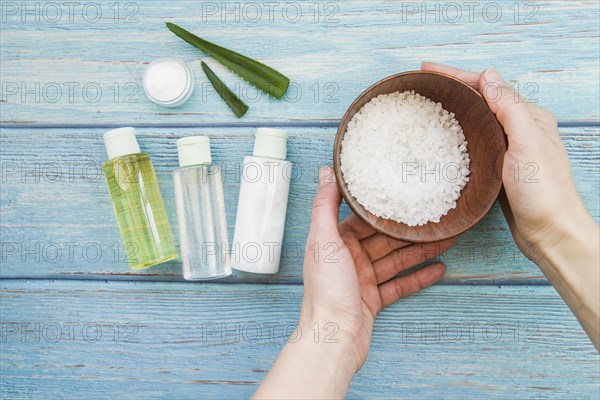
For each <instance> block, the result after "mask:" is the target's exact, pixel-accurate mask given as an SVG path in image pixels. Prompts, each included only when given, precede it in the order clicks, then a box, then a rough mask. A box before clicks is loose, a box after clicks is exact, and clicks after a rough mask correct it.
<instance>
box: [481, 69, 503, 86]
mask: <svg viewBox="0 0 600 400" xmlns="http://www.w3.org/2000/svg"><path fill="white" fill-rule="evenodd" d="M483 74H484V76H485V80H486V81H488V82H498V83H504V81H503V80H502V77H501V76H500V72H498V70H497V69H496V68H489V69H486V70H485V72H484V73H483Z"/></svg>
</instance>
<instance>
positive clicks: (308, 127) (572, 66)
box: [0, 1, 600, 398]
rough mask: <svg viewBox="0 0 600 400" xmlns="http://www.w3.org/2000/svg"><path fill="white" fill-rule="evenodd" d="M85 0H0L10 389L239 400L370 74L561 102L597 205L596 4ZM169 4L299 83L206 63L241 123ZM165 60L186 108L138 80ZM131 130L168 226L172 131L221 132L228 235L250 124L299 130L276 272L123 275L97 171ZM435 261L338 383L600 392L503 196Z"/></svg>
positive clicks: (3, 272) (294, 276)
mask: <svg viewBox="0 0 600 400" xmlns="http://www.w3.org/2000/svg"><path fill="white" fill-rule="evenodd" d="M515 3H517V5H516V6H515ZM36 4H37V5H36ZM54 4H57V5H58V7H61V17H60V18H58V17H57V14H56V13H55V11H56V8H55V6H54ZM80 4H81V5H80V6H75V7H76V8H75V9H74V10H73V11H72V12H71V11H70V10H69V9H67V8H66V7H65V6H64V5H62V3H61V2H44V1H41V2H40V1H25V2H7V1H3V2H2V3H0V11H1V15H0V21H1V27H0V48H1V54H0V62H1V66H0V67H1V68H0V81H1V82H0V124H1V127H0V143H1V146H0V164H1V172H2V175H1V181H0V212H1V218H0V241H1V245H2V248H1V251H2V253H1V254H0V278H1V281H0V295H1V297H0V322H1V331H0V333H2V338H1V340H0V346H1V347H0V356H1V357H0V376H1V379H0V397H2V398H64V397H70V398H83V397H86V398H97V397H109V396H110V397H118V398H243V397H248V396H249V395H250V394H251V393H252V392H253V391H254V390H255V387H256V385H257V384H258V383H259V382H260V380H261V379H262V377H263V376H264V374H265V372H266V371H267V370H268V369H269V366H270V364H271V363H272V361H273V360H274V358H275V356H276V355H277V352H278V350H279V349H280V348H281V346H282V344H283V337H284V336H285V335H284V334H283V333H282V332H281V331H279V333H277V334H275V337H274V339H273V340H271V339H270V338H269V337H266V336H264V335H266V330H265V331H264V332H263V333H262V334H263V336H261V339H259V340H254V339H252V335H253V334H255V333H256V329H255V328H256V324H259V325H265V324H267V325H269V324H270V325H271V326H274V324H279V326H281V325H285V326H287V327H289V326H290V324H293V323H294V321H295V319H296V317H297V313H298V310H299V304H300V298H301V293H302V287H301V285H300V284H301V282H302V248H303V246H304V241H305V238H306V233H307V230H308V226H309V218H310V203H311V201H312V197H313V195H314V192H315V189H316V171H317V170H318V168H319V167H320V166H321V165H325V164H330V163H331V151H332V143H333V138H334V135H335V129H336V124H337V121H339V119H340V118H341V116H342V115H343V113H344V111H345V110H346V107H347V106H348V105H349V104H350V103H351V102H352V101H353V100H354V98H355V97H356V96H357V95H358V94H359V93H360V92H361V91H362V90H364V89H365V88H366V87H367V86H369V85H370V84H371V83H373V82H375V81H376V80H378V79H380V78H383V77H385V76H387V75H390V74H393V73H396V72H399V71H404V70H411V69H416V68H418V66H419V63H420V61H422V60H432V61H439V62H446V63H450V64H453V65H456V66H459V67H464V68H467V69H473V70H481V69H483V68H486V67H488V66H496V67H498V68H499V69H500V70H501V71H502V72H504V73H505V75H506V77H507V79H508V80H510V81H511V82H512V83H513V84H514V85H515V86H518V87H519V89H521V91H522V92H523V93H524V94H525V95H527V96H528V97H529V99H530V100H534V101H536V100H537V101H539V103H540V104H542V105H545V106H547V107H549V108H550V109H552V110H553V111H554V112H555V113H556V115H557V117H558V118H559V122H560V125H561V135H562V138H563V141H564V143H565V145H566V146H567V149H568V150H569V156H570V159H571V163H572V166H573V170H574V176H575V180H576V182H577V185H578V189H579V191H580V193H581V195H582V197H583V199H584V201H585V203H586V205H587V207H588V209H589V210H590V212H591V213H592V215H593V216H594V217H595V218H596V219H597V220H598V219H599V218H600V208H599V207H600V206H599V204H598V193H599V191H600V166H599V164H600V129H599V128H598V125H599V121H598V118H599V116H600V115H599V114H600V113H599V108H600V100H599V96H598V89H597V88H598V85H599V78H598V76H599V75H600V62H599V59H598V54H599V52H600V40H599V33H598V18H599V17H600V13H599V10H598V2H597V1H547V2H526V1H519V2H515V1H497V2H490V1H482V2H479V4H478V5H477V6H476V9H475V10H474V14H473V15H472V17H471V16H470V14H469V12H468V9H467V6H466V2H465V3H461V2H448V1H443V2H439V3H437V2H428V3H427V5H426V7H428V9H432V8H433V9H435V7H436V4H438V7H440V9H444V7H452V4H457V5H458V7H459V8H461V11H462V16H461V19H460V20H456V21H454V20H453V19H454V18H455V17H456V14H453V13H452V10H451V9H449V8H446V10H447V11H445V12H444V11H441V12H438V13H437V15H436V13H429V14H423V13H416V14H412V12H413V11H414V9H413V8H412V7H414V6H415V5H416V6H418V7H421V2H402V1H343V2H320V3H317V2H309V1H304V2H299V3H295V2H283V3H279V5H278V6H276V8H275V9H274V10H273V12H274V13H273V15H272V17H270V16H269V12H270V11H269V10H268V6H267V5H266V3H254V2H246V3H244V2H236V1H218V2H200V1H179V2H161V1H136V2H113V1H110V2H109V1H106V2H98V3H93V4H92V3H80ZM253 4H254V5H255V6H253ZM86 6H87V8H85V11H84V7H86ZM23 7H29V8H28V9H29V10H30V11H29V12H25V13H23V10H24V8H23ZM36 7H38V8H36ZM53 7H54V8H53ZM236 7H239V8H236ZM252 7H258V10H260V11H261V13H262V15H261V17H260V18H259V19H257V16H256V14H255V10H256V8H252ZM225 8H226V9H227V10H229V11H231V10H233V12H229V13H228V12H225ZM484 9H486V10H487V11H486V12H485V14H484V13H483V10H484ZM497 9H501V10H502V16H501V17H500V18H498V21H496V22H494V21H493V20H494V19H495V17H494V10H497ZM517 9H518V10H519V13H518V15H517V14H515V11H516V10H517ZM31 10H33V11H31ZM36 10H37V11H36ZM117 10H118V16H117V15H116V14H115V12H117ZM284 10H285V11H284ZM297 10H301V12H302V16H301V17H300V18H299V19H298V15H297ZM98 11H100V13H101V14H102V16H101V17H99V15H98ZM57 18H58V19H57ZM422 18H425V21H424V22H423V21H422ZM436 18H437V20H436ZM223 19H225V21H223ZM296 19H297V20H296ZM471 19H472V20H471ZM165 21H172V22H175V23H178V24H180V25H182V26H184V27H186V28H188V29H190V30H192V31H194V32H196V33H198V34H200V35H202V36H204V37H205V38H207V39H209V40H213V41H215V42H217V43H219V44H223V45H225V46H228V47H230V48H233V49H236V50H240V51H242V52H244V53H245V54H248V55H250V56H253V57H255V58H257V59H259V60H261V61H263V62H266V63H268V64H269V65H272V66H273V67H276V68H277V69H279V70H281V71H282V72H284V73H286V74H287V75H288V76H289V77H290V78H291V80H292V82H293V84H292V88H291V89H290V92H289V93H288V95H287V96H286V98H284V99H282V100H280V101H273V100H270V99H268V98H266V97H265V96H264V95H262V96H261V95H259V94H257V92H256V91H255V90H254V89H252V88H251V87H249V86H248V85H247V84H245V83H244V82H242V81H240V80H239V79H238V78H236V77H235V76H232V74H230V73H228V71H226V70H224V69H223V68H222V67H220V66H218V65H215V64H214V63H212V64H211V66H214V67H215V70H216V72H217V73H218V74H219V75H220V76H222V77H223V78H224V80H225V81H226V82H227V83H229V84H231V85H232V86H233V87H234V88H235V90H236V91H237V92H238V94H239V95H240V96H241V97H242V98H243V99H244V100H245V101H246V102H248V103H249V105H250V107H251V108H250V111H249V112H248V114H247V116H246V117H244V118H243V119H241V120H237V119H236V118H235V117H234V116H233V115H232V114H231V113H230V112H229V111H228V109H227V108H226V106H225V105H224V104H223V103H222V102H221V101H220V100H219V99H218V98H217V96H216V95H215V94H214V93H212V92H211V90H210V88H209V87H208V86H207V81H206V79H205V77H204V76H203V75H202V73H201V72H200V68H199V60H200V59H202V58H203V57H204V55H203V54H202V53H200V52H199V51H197V50H195V49H194V48H192V47H191V46H189V45H187V44H186V43H183V42H182V41H181V40H179V39H177V38H176V37H175V36H174V35H172V34H171V33H170V32H168V31H167V30H166V28H165V27H164V25H163V23H164V22H165ZM453 21H454V22H453ZM161 56H176V57H181V58H182V59H184V60H185V61H186V62H187V63H188V65H189V66H190V67H191V68H192V70H193V71H194V74H195V77H196V90H195V93H194V96H193V98H192V99H191V101H190V102H189V103H188V104H186V105H185V106H183V107H181V108H176V109H162V108H159V107H158V106H155V105H154V104H152V103H150V102H149V101H148V100H147V99H146V98H145V96H144V94H143V91H142V89H141V85H140V84H141V79H140V77H141V71H142V70H143V68H144V66H145V65H146V64H147V63H148V62H149V61H151V60H152V59H154V58H157V57H161ZM210 61H211V60H209V62H210ZM70 88H72V89H70ZM98 88H99V89H100V90H101V94H100V92H98V91H97V89H98ZM69 90H72V92H70V91H69ZM122 125H135V126H140V127H145V128H142V129H140V135H139V140H140V144H141V147H142V149H143V150H145V151H147V152H149V153H150V154H151V155H152V159H153V161H154V164H155V166H156V169H157V174H158V177H159V181H160V184H161V190H162V192H163V196H164V197H165V200H166V204H167V209H168V212H169V217H170V219H171V222H172V223H173V225H174V224H175V215H174V208H173V202H172V199H173V189H172V180H171V172H172V170H173V169H174V168H175V167H176V165H177V157H176V150H175V144H174V142H175V139H176V138H178V137H181V136H188V135H193V134H209V135H210V136H211V138H212V143H213V155H214V158H215V160H216V161H217V162H219V163H221V164H222V165H223V166H224V172H225V175H224V177H225V182H224V187H225V197H226V206H227V212H228V224H229V228H230V234H231V230H232V228H233V223H234V215H235V205H236V202H237V196H238V182H239V172H238V171H239V163H240V162H241V160H242V158H243V156H244V155H245V154H248V153H249V152H250V151H251V146H252V136H251V135H252V133H253V130H254V127H255V126H261V125H269V126H280V127H283V128H285V129H287V130H289V131H290V133H291V140H290V159H291V160H292V161H293V162H294V164H295V168H296V171H297V175H295V176H294V179H293V182H292V187H291V193H290V203H289V211H288V217H287V226H286V236H285V242H284V249H286V251H285V252H284V260H283V264H282V269H281V272H280V273H279V274H276V275H274V276H269V277H261V276H252V275H249V274H235V275H234V276H233V277H231V278H228V279H226V280H225V281H223V282H210V283H201V284H195V283H187V282H183V281H182V280H181V277H180V264H179V262H172V263H168V264H166V265H163V266H160V267H156V268H152V269H148V270H145V271H142V272H140V271H136V272H133V271H129V270H128V268H127V265H126V263H125V262H124V253H123V252H122V250H120V241H119V236H118V230H117V228H116V221H115V218H114V216H113V214H112V210H111V205H110V203H109V201H108V196H107V193H106V188H105V184H104V181H103V178H102V176H101V174H100V171H99V165H100V164H101V163H102V162H103V161H104V160H105V154H104V149H103V146H102V141H101V135H102V133H103V132H104V131H105V130H106V128H107V127H109V126H122ZM347 214H348V209H347V207H343V211H342V216H344V215H347ZM98 250H100V251H101V254H100V257H99V258H98V256H99V253H98V252H97V251H98ZM96 258H98V259H96ZM442 258H443V259H444V261H446V262H447V264H448V272H447V275H446V277H445V278H444V280H443V281H442V283H441V284H440V285H438V286H436V287H434V288H431V289H429V290H427V291H424V292H423V293H420V294H418V295H417V296H415V297H412V298H410V299H405V300H403V301H402V302H400V303H399V304H396V305H394V306H393V307H392V308H390V309H389V310H387V311H385V312H384V313H382V315H381V316H380V318H379V319H378V321H377V325H376V329H375V333H374V337H373V345H372V349H371V353H370V356H369V360H368V362H367V364H366V365H365V367H364V368H363V370H362V371H361V372H360V373H359V375H358V376H357V377H356V379H355V380H354V382H353V385H352V387H351V390H350V393H349V397H351V398H367V397H368V398H397V397H403V398H404V397H414V398H465V397H467V398H487V397H492V398H507V397H527V398H597V393H598V390H599V389H600V387H599V378H600V377H599V372H598V371H599V370H598V368H599V358H598V353H597V352H596V351H595V350H594V348H593V346H592V344H591V343H590V342H589V340H588V339H587V338H586V336H585V334H584V333H583V331H582V330H581V328H580V327H579V326H578V324H577V322H576V320H575V319H574V318H573V316H572V315H571V314H570V312H569V311H568V309H567V307H566V306H565V305H564V304H563V303H562V302H561V300H560V298H559V297H558V296H557V295H556V293H555V291H554V289H553V288H552V287H551V286H549V285H548V284H547V281H546V280H545V278H544V277H543V275H542V274H541V273H540V271H539V270H538V269H537V267H536V266H535V265H533V264H532V263H530V262H529V261H527V260H526V259H525V258H524V257H523V256H522V255H520V253H518V251H517V249H516V247H515V246H514V244H513V242H512V239H511V237H510V232H509V231H508V230H507V227H506V223H505V222H504V220H503V218H502V215H501V212H500V211H499V209H498V208H497V207H496V208H494V209H493V210H492V212H491V213H490V214H489V215H488V216H487V217H486V218H485V219H484V220H483V221H482V222H481V223H480V224H479V225H478V226H477V227H475V228H474V229H473V230H472V231H470V232H468V233H466V234H465V235H463V236H462V237H461V238H460V240H459V245H458V247H457V248H456V249H454V250H452V251H451V252H450V253H449V254H447V255H444V256H443V257H442ZM149 281H153V282H149ZM215 323H223V324H225V328H226V330H227V332H226V337H225V340H221V339H220V338H218V337H217V336H218V334H214V331H213V330H211V331H210V332H212V333H213V334H211V335H209V337H206V338H203V337H202V332H203V331H202V329H203V326H204V327H205V329H208V328H206V327H207V326H208V325H210V324H213V325H211V326H213V327H214V324H215ZM236 324H239V325H236ZM58 327H60V331H57V329H58ZM58 332H60V336H58V337H57V334H58ZM458 332H460V336H457V335H458ZM236 333H237V334H240V335H241V336H240V340H239V343H230V342H231V340H232V336H233V340H235V339H236ZM98 334H100V337H98V336H97V335H98ZM244 335H246V336H244ZM203 339H206V340H204V341H203Z"/></svg>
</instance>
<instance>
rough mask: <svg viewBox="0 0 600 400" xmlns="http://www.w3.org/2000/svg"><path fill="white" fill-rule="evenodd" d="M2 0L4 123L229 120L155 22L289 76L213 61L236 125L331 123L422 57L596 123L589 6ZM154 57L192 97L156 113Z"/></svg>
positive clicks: (185, 54) (182, 49)
mask: <svg viewBox="0 0 600 400" xmlns="http://www.w3.org/2000/svg"><path fill="white" fill-rule="evenodd" d="M9 3H10V4H5V5H4V6H3V15H2V19H3V20H2V35H0V45H1V46H2V55H1V61H2V79H1V80H2V95H1V97H2V98H1V99H0V100H1V101H2V103H1V105H2V116H1V120H0V121H1V122H2V123H5V124H46V125H48V124H76V125H82V124H84V125H114V124H117V125H123V124H142V123H154V124H165V125H173V124H178V123H182V124H198V123H215V124H220V123H239V122H240V120H237V119H236V118H235V116H233V114H232V113H231V112H230V111H229V110H228V109H227V107H226V106H225V105H224V104H223V102H222V101H221V100H220V99H219V98H218V96H217V95H216V94H215V93H214V91H212V89H211V88H210V86H208V81H207V79H206V77H205V76H204V75H203V74H202V72H201V71H200V66H199V60H200V59H201V58H203V57H204V55H203V54H202V53H201V52H199V51H197V50H195V49H194V48H193V47H191V46H189V45H188V44H186V43H184V42H183V41H181V40H179V39H178V38H176V37H175V36H174V35H173V34H171V33H170V32H169V31H168V30H167V29H166V28H165V26H164V22H165V21H172V22H176V23H178V24H181V25H182V26H184V27H186V28H188V29H190V30H192V31H194V32H196V33H198V34H199V35H203V36H204V37H206V38H207V39H209V40H213V41H215V42H216V43H219V44H222V45H224V46H226V47H230V48H232V49H236V50H239V51H242V52H243V53H245V54H247V55H249V56H252V57H255V58H257V59H259V60H261V61H264V62H265V63H268V64H269V65H271V66H273V67H275V68H277V69H278V70H280V71H282V72H283V73H285V74H287V75H289V77H290V78H291V80H292V88H291V89H290V91H289V93H288V95H287V96H286V97H285V98H284V99H282V100H280V101H273V100H271V99H268V98H267V96H266V95H261V94H260V93H258V92H257V91H256V90H255V89H254V88H252V87H251V86H248V84H246V83H244V82H243V81H240V80H239V79H237V78H236V77H234V76H233V75H232V74H230V73H228V72H227V71H225V70H224V69H223V68H219V66H218V65H217V66H215V68H216V72H217V73H218V74H219V75H221V76H223V78H224V80H225V81H226V82H227V83H229V84H230V86H232V87H233V88H234V89H235V91H236V92H237V93H238V94H239V95H240V97H241V98H242V99H244V100H245V101H246V102H247V103H249V104H250V106H251V108H250V111H249V112H248V114H247V115H246V117H244V119H242V120H241V122H244V123H263V122H264V121H269V122H271V123H280V124H285V123H290V122H298V121H325V122H327V121H338V120H339V119H340V118H341V117H342V115H343V113H344V112H345V110H346V109H347V107H348V105H349V104H350V103H351V102H352V101H353V100H354V99H355V98H356V97H357V95H358V94H359V93H360V92H362V91H363V90H364V89H366V88H367V87H368V86H369V85H371V84H372V83H374V82H375V81H377V80H379V79H381V78H383V77H385V76H388V75H392V74H394V73H397V72H400V71H407V70H414V69H418V68H419V64H420V62H421V61H422V60H433V61H438V62H444V63H449V64H453V65H456V66H459V67H462V68H467V69H473V70H482V69H484V68H486V67H489V66H496V67H498V68H499V69H500V70H501V71H502V72H504V73H505V76H506V77H507V79H509V80H513V83H515V84H518V87H519V88H520V89H521V90H522V91H523V92H524V94H525V95H527V96H528V97H529V98H530V99H531V100H537V101H539V102H540V103H542V104H544V105H546V106H547V107H549V108H550V109H552V110H554V111H555V112H556V113H557V115H558V118H559V119H560V120H562V121H581V120H585V121H597V119H598V118H599V112H598V110H599V108H600V104H599V99H598V96H597V92H596V91H595V90H591V88H595V87H597V86H598V84H599V78H598V76H599V74H600V66H599V64H598V57H597V55H598V52H599V51H600V41H599V40H598V30H597V22H598V16H599V11H598V7H597V1H595V0H590V1H566V0H565V1H547V2H525V1H519V2H518V3H517V6H515V3H516V2H515V1H502V2H493V1H482V2H477V6H475V7H474V8H473V9H472V10H471V9H470V7H472V6H469V5H467V4H468V2H447V1H443V2H436V3H431V4H428V5H425V6H422V5H421V4H424V3H421V2H402V1H395V2H394V1H376V2H374V1H364V0H363V1H344V2H300V3H299V2H280V3H277V4H278V5H277V6H273V4H274V3H269V2H265V3H262V2H258V3H257V2H252V3H251V5H250V6H249V5H248V4H245V3H243V2H242V3H240V2H238V1H235V0H227V1H218V2H200V1H178V2H169V3H168V8H167V7H165V5H164V4H165V3H164V2H159V1H136V2H127V3H122V2H119V3H116V4H115V3H109V2H100V3H93V5H92V6H90V5H89V3H81V4H80V3H76V4H80V5H78V6H73V9H72V10H71V9H70V8H69V6H68V5H63V3H60V2H39V1H33V0H29V1H26V2H9ZM268 4H271V5H270V6H269V5H268ZM436 6H437V7H439V8H438V11H437V12H436V11H435V7H436ZM57 7H58V10H57ZM414 7H418V8H419V9H418V11H417V12H416V13H415V12H414V11H413V8H414ZM421 7H423V8H421ZM424 7H427V10H429V12H424V11H426V10H425V8H424ZM27 9H29V10H30V11H29V12H27V11H26V10H27ZM117 9H118V11H119V14H118V18H115V17H116V14H115V13H116V12H117ZM517 9H518V10H519V11H518V14H517V13H516V11H517ZM36 10H37V11H36ZM432 10H433V12H431V11H432ZM498 10H499V11H500V13H501V14H498V15H499V17H498V21H496V15H497V14H496V13H497V11H498ZM58 12H60V13H61V14H60V15H58ZM298 12H299V13H300V17H299V18H298V17H297V16H298V15H299V14H298ZM459 13H460V14H459ZM99 15H100V16H101V17H99ZM128 16H130V17H131V18H127V17H128ZM423 19H424V22H423ZM162 56H177V57H180V58H182V59H184V60H185V61H186V62H187V63H188V64H189V65H190V67H191V68H192V69H193V72H194V75H195V78H196V91H195V93H194V95H193V97H192V99H191V100H190V102H189V103H188V104H187V105H185V106H183V107H181V108H176V109H164V108H160V107H159V106H156V105H154V104H152V103H151V102H150V101H149V100H148V99H147V98H146V96H145V95H144V92H143V90H142V87H141V76H142V71H143V69H144V67H145V66H146V64H147V63H148V62H149V61H151V60H152V59H155V58H158V57H162Z"/></svg>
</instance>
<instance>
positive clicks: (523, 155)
mask: <svg viewBox="0 0 600 400" xmlns="http://www.w3.org/2000/svg"><path fill="white" fill-rule="evenodd" d="M421 69H422V70H424V71H434V72H441V73H444V74H447V75H451V76H454V77H456V78H458V79H460V80H462V81H464V82H466V83H468V84H469V85H471V86H472V87H473V88H475V89H476V90H478V91H479V92H480V93H481V95H482V96H483V97H484V99H485V100H486V101H487V103H488V105H489V107H490V108H491V110H492V111H493V112H494V114H496V117H497V118H498V120H499V121H500V123H501V124H502V126H503V127H504V130H505V132H506V135H507V137H508V151H507V152H506V155H505V156H504V168H503V171H502V182H503V184H504V190H505V194H504V193H502V194H501V197H500V204H501V206H502V210H503V212H504V215H505V217H506V220H507V222H508V224H509V226H510V229H511V231H512V234H513V237H514V239H515V242H516V243H517V245H518V246H519V248H520V249H521V251H522V252H523V253H524V254H525V255H526V256H528V257H530V258H532V259H534V261H536V259H537V258H538V257H539V256H540V255H541V254H542V253H544V252H545V251H547V249H549V248H552V247H554V246H555V245H556V243H557V242H558V241H560V240H561V238H562V237H563V236H564V234H565V231H568V230H571V229H575V228H577V227H578V226H579V225H580V224H582V223H585V224H588V223H589V220H590V219H591V218H590V217H589V215H588V213H587V210H586V208H585V206H584V205H583V202H582V201H581V199H580V197H579V194H578V193H577V189H576V187H575V183H574V181H573V176H572V174H571V167H570V165H569V158H568V155H567V151H566V150H565V147H564V145H563V144H562V142H561V140H560V136H559V134H558V125H557V122H556V119H555V117H554V115H553V114H552V113H551V112H550V111H548V110H546V109H545V108H542V107H539V106H537V105H535V104H532V103H528V102H526V101H525V100H524V99H523V97H522V96H521V95H519V93H518V92H517V91H516V90H515V89H514V88H512V87H511V86H510V85H509V84H508V83H506V82H504V81H503V80H502V78H501V77H500V75H499V74H498V71H496V70H495V69H488V70H486V71H484V72H483V73H481V74H480V73H475V72H468V71H462V70H459V69H456V68H453V67H448V66H445V65H439V64H433V63H423V64H422V65H421ZM504 196H505V197H504Z"/></svg>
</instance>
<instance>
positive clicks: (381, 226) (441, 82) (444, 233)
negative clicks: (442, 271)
mask: <svg viewBox="0 0 600 400" xmlns="http://www.w3.org/2000/svg"><path fill="white" fill-rule="evenodd" d="M406 90H414V91H415V92H417V93H419V94H420V95H422V96H425V97H428V98H429V99H431V100H433V101H435V102H440V103H442V106H443V107H444V108H445V109H446V110H448V111H450V112H453V113H454V114H455V118H456V120H457V121H458V122H459V123H460V126H461V127H462V129H463V131H464V134H465V137H466V140H467V142H468V152H469V155H470V158H471V165H470V167H469V168H470V171H471V174H470V181H469V182H468V183H467V185H466V186H465V187H464V188H463V190H462V192H461V196H460V197H459V199H458V200H457V202H456V208H454V209H452V210H450V211H448V214H447V215H445V216H443V217H442V218H441V220H440V222H438V223H435V222H429V223H427V224H425V225H421V226H408V225H406V224H403V223H399V222H396V221H393V220H389V219H385V218H381V217H377V216H375V215H373V214H371V213H370V212H369V211H367V210H366V209H365V208H364V207H363V206H362V205H361V204H360V203H359V202H358V201H357V200H356V199H355V198H354V197H353V196H352V195H351V194H350V192H349V191H348V187H347V185H346V182H345V181H344V176H343V173H342V171H341V168H340V153H341V150H342V139H343V138H344V135H345V134H346V130H347V127H348V122H349V121H350V120H351V119H352V117H353V116H354V114H355V113H356V112H358V110H360V109H361V108H362V106H364V105H365V104H366V103H368V102H369V101H370V100H371V99H373V98H374V97H376V96H378V95H380V94H388V93H394V92H396V91H400V92H404V91H406ZM505 152H506V137H505V133H504V130H503V129H502V125H500V123H499V122H498V120H497V119H496V116H495V115H494V113H493V112H492V111H491V110H490V108H489V107H488V105H487V103H486V101H485V100H484V99H483V97H482V96H481V95H480V94H479V93H478V92H477V91H476V90H474V89H473V88H471V87H470V86H468V85H467V84H466V83H464V82H462V81H460V80H458V79H456V78H454V77H451V76H448V75H445V74H440V73H437V72H423V71H410V72H404V73H401V74H398V75H393V76H390V77H388V78H385V79H383V80H381V81H379V82H377V83H375V84H374V85H372V86H371V87H370V88H368V89H367V90H365V91H364V92H363V93H362V94H361V95H360V96H358V98H357V99H356V100H354V102H353V103H352V105H351V106H350V108H348V111H346V114H345V115H344V118H342V122H341V123H340V126H339V128H338V131H337V135H336V138H335V145H334V150H333V162H334V170H335V176H336V179H337V182H338V185H339V187H340V190H341V192H342V196H343V197H344V199H345V200H346V203H348V205H349V206H350V208H351V209H352V211H354V213H355V214H356V215H357V216H358V217H360V219H362V220H363V221H364V222H365V223H367V225H369V226H371V227H372V228H373V229H375V230H376V231H378V232H381V233H383V234H385V235H387V236H389V237H391V238H394V239H398V240H402V241H406V242H411V243H427V242H435V241H438V240H443V239H447V238H451V237H454V236H457V235H460V234H461V233H463V232H465V231H467V230H468V229H470V228H471V227H473V226H474V225H475V224H477V223H478V222H479V221H481V219H482V218H483V217H484V216H485V215H486V214H487V213H488V212H489V211H490V209H491V208H492V206H493V204H494V202H495V201H496V198H497V197H498V194H499V192H500V188H501V187H502V164H503V159H504V153H505Z"/></svg>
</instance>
